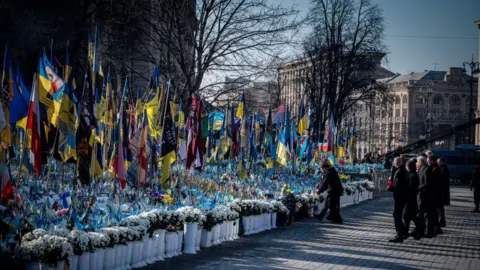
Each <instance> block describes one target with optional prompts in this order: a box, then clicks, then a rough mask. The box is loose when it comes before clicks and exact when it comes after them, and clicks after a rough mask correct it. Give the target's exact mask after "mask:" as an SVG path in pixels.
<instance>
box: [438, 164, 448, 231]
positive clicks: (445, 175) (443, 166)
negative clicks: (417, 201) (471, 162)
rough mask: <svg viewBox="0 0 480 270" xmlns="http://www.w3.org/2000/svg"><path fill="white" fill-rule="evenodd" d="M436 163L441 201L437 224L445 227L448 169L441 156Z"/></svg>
mask: <svg viewBox="0 0 480 270" xmlns="http://www.w3.org/2000/svg"><path fill="white" fill-rule="evenodd" d="M437 163H438V166H439V167H440V173H441V175H442V179H441V183H440V185H441V194H442V202H441V204H440V205H439V206H438V215H439V217H440V220H439V225H440V227H445V226H447V222H446V220H445V206H446V205H450V170H449V169H448V166H447V164H446V163H445V160H444V159H443V158H439V159H438V160H437Z"/></svg>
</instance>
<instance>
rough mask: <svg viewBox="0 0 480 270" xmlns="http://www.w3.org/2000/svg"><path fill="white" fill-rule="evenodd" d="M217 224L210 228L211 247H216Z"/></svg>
mask: <svg viewBox="0 0 480 270" xmlns="http://www.w3.org/2000/svg"><path fill="white" fill-rule="evenodd" d="M217 232H218V224H217V225H215V226H213V228H212V245H218V235H217Z"/></svg>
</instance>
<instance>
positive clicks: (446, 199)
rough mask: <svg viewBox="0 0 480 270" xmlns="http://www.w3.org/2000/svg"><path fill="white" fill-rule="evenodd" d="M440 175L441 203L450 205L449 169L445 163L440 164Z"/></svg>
mask: <svg viewBox="0 0 480 270" xmlns="http://www.w3.org/2000/svg"><path fill="white" fill-rule="evenodd" d="M440 172H441V175H442V183H441V185H442V191H441V192H442V203H443V205H450V170H449V169H448V166H447V165H445V164H444V165H441V166H440Z"/></svg>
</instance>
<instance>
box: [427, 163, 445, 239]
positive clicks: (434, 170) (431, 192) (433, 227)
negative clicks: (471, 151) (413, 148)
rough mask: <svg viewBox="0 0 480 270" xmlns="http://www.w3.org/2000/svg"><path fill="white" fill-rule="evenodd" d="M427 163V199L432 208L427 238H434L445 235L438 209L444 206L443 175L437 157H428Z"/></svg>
mask: <svg viewBox="0 0 480 270" xmlns="http://www.w3.org/2000/svg"><path fill="white" fill-rule="evenodd" d="M427 162H428V170H427V185H428V188H427V198H428V200H429V201H430V207H429V209H428V211H427V220H428V227H427V237H428V238H432V237H434V236H435V235H437V234H442V233H443V231H442V229H441V228H440V226H439V225H440V224H439V223H438V208H439V207H440V205H442V185H441V180H442V173H441V171H440V167H438V164H437V157H436V156H435V155H430V156H428V158H427Z"/></svg>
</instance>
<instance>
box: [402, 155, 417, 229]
mask: <svg viewBox="0 0 480 270" xmlns="http://www.w3.org/2000/svg"><path fill="white" fill-rule="evenodd" d="M407 170H408V180H409V181H408V182H409V193H408V200H407V205H406V207H405V213H404V214H403V221H404V223H405V233H407V234H406V235H405V236H404V237H405V238H407V237H408V236H409V235H414V236H415V235H416V234H417V228H416V227H417V226H416V225H417V224H416V218H417V214H418V202H417V189H418V185H419V182H420V181H419V178H418V174H417V159H415V158H413V159H411V160H409V161H408V162H407ZM411 221H413V222H415V230H413V231H412V232H411V233H409V232H408V231H409V228H410V222H411ZM408 233H409V234H408Z"/></svg>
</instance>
